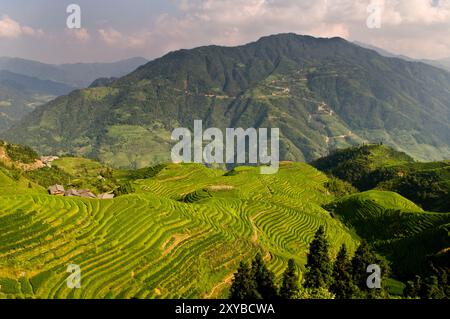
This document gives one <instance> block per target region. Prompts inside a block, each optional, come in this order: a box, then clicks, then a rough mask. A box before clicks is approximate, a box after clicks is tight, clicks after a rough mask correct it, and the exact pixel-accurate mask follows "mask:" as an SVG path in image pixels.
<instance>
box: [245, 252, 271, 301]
mask: <svg viewBox="0 0 450 319" xmlns="http://www.w3.org/2000/svg"><path fill="white" fill-rule="evenodd" d="M251 272H252V275H253V280H254V281H255V286H256V290H257V292H258V295H259V296H258V297H260V298H262V299H273V298H276V297H277V288H276V286H275V282H274V278H275V275H274V274H273V272H271V271H270V270H269V269H268V268H267V266H266V264H265V262H264V260H263V258H262V256H261V254H260V253H258V254H256V256H255V259H254V260H253V262H252V270H251Z"/></svg>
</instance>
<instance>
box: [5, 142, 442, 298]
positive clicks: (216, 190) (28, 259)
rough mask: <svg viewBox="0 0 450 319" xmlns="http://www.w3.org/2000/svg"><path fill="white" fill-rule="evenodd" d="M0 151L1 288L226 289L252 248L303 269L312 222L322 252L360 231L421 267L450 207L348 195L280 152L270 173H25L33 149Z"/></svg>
mask: <svg viewBox="0 0 450 319" xmlns="http://www.w3.org/2000/svg"><path fill="white" fill-rule="evenodd" d="M0 149H2V150H3V151H4V152H3V153H4V154H5V155H4V158H3V164H2V167H1V171H0V179H1V186H0V230H1V234H0V242H1V247H0V257H1V258H0V284H1V290H0V291H1V292H0V293H1V296H2V297H3V298H11V297H13V298H17V297H19V298H227V297H228V290H229V287H230V284H231V281H232V279H233V275H234V274H235V272H236V269H237V268H238V266H239V263H240V261H242V260H245V259H248V260H250V259H252V258H253V256H254V254H255V252H258V251H259V252H260V253H261V255H262V256H263V259H264V261H265V262H266V263H267V265H268V267H269V269H270V270H271V271H272V272H273V273H274V274H275V277H276V278H277V279H280V278H281V276H282V274H283V272H284V270H285V268H286V265H287V261H288V260H289V259H293V260H294V261H295V264H296V265H298V269H299V270H300V273H303V272H304V271H305V268H304V267H305V264H306V261H307V258H306V257H307V253H308V250H309V245H310V243H311V241H312V240H313V237H314V234H315V232H316V230H317V229H318V228H319V227H320V226H323V228H324V229H325V231H326V234H327V238H329V241H330V244H331V246H330V250H329V252H330V257H331V258H332V259H334V258H335V257H336V255H337V253H338V250H339V248H340V247H341V245H342V244H345V245H346V247H347V248H348V251H349V252H350V253H351V254H352V253H354V251H355V250H356V248H357V246H358V244H359V243H360V241H361V239H362V238H366V239H367V240H369V241H370V242H372V243H374V244H375V247H377V250H378V251H379V252H380V253H381V254H383V255H384V256H386V257H387V258H388V259H389V260H390V262H392V265H393V267H394V270H395V269H397V270H400V269H401V270H402V271H401V272H399V273H400V274H405V271H407V272H406V273H409V274H416V273H420V272H421V271H422V270H421V268H420V267H421V265H422V264H424V261H425V259H426V258H427V256H428V255H430V254H433V253H435V254H438V253H439V251H441V250H442V252H441V254H444V255H445V254H448V250H447V252H445V248H446V247H448V244H449V241H448V236H447V237H446V236H445V233H446V232H448V225H449V223H450V215H448V214H445V213H428V212H424V211H423V209H421V208H420V207H418V206H417V205H416V204H414V203H413V202H411V201H409V200H407V199H406V198H404V197H402V196H400V195H398V194H396V193H392V192H389V191H382V190H377V191H375V190H374V191H368V192H363V193H357V192H356V190H355V189H354V188H353V187H352V186H351V185H350V184H349V183H347V182H344V181H341V180H338V179H337V178H335V177H332V176H331V175H329V176H327V175H326V174H324V173H323V172H320V171H319V170H317V169H316V168H314V167H313V166H310V165H308V164H303V163H294V162H282V163H280V170H279V172H278V173H277V174H274V175H261V174H260V172H259V168H258V167H237V168H235V169H232V170H230V171H224V170H222V169H214V168H208V167H205V166H204V165H201V164H160V165H157V166H154V167H150V168H144V169H139V170H112V169H110V168H107V167H105V166H103V165H102V164H100V163H97V162H95V161H92V160H85V159H81V158H79V159H75V158H70V157H62V158H59V159H56V160H54V161H53V162H52V164H51V167H42V168H39V169H36V170H31V171H30V170H29V171H27V170H21V169H19V168H18V167H19V166H20V163H21V162H20V161H23V162H30V161H37V158H33V156H35V153H34V151H32V150H30V149H28V148H26V147H20V146H12V145H8V144H3V146H2V147H0ZM362 149H363V150H365V151H367V150H369V151H370V152H372V153H373V154H376V153H377V152H378V153H380V152H381V153H385V152H388V153H389V154H391V153H392V154H393V155H392V154H391V155H392V156H391V159H392V161H395V160H396V158H399V161H400V163H401V164H404V162H403V157H401V156H399V155H401V153H396V152H393V151H389V150H388V149H385V148H384V147H383V146H366V147H363V148H362ZM7 150H10V153H11V155H12V156H13V157H14V158H16V159H18V160H19V162H14V161H13V160H12V159H11V158H10V157H9V156H8V155H7V154H8V151H7ZM11 150H14V152H12V151H11ZM355 150H356V152H358V150H359V149H355ZM355 150H352V149H351V150H348V151H346V152H355ZM341 153H342V152H341ZM338 154H339V153H338ZM394 155H395V156H394ZM22 164H23V163H22ZM442 169H443V170H444V171H447V173H446V174H448V170H449V169H450V165H449V164H448V163H444V162H443V163H442ZM447 176H448V175H447ZM53 180H58V181H62V180H63V181H66V185H67V186H70V185H72V187H73V185H78V186H79V187H81V186H82V187H90V188H91V189H92V190H93V192H95V193H100V192H101V191H104V190H105V188H108V187H111V188H115V189H116V191H115V193H116V194H117V195H118V196H117V197H115V198H114V199H95V198H82V197H74V196H69V197H68V196H54V195H49V194H48V193H47V189H46V187H44V186H43V185H46V183H47V184H48V183H50V181H53ZM447 182H448V180H447V181H446V183H447ZM117 185H119V186H117ZM117 189H119V190H123V189H127V191H126V192H125V191H122V192H123V193H121V192H120V191H119V192H117ZM347 193H348V194H349V195H346V194H347ZM392 220H395V222H394V223H392V222H391V221H392ZM440 233H442V235H439V234H440ZM442 236H443V237H442ZM430 237H431V238H430ZM439 237H440V238H441V239H439ZM424 238H426V239H427V240H428V242H425V243H424V242H422V243H421V244H418V241H423V240H424ZM433 238H434V240H432V239H433ZM408 244H409V245H419V246H420V247H421V248H420V249H416V250H411V249H409V248H408V247H409V246H407V245H408ZM399 256H401V257H402V258H403V259H401V260H399ZM69 264H76V265H79V267H80V269H81V278H82V279H81V287H80V289H69V288H68V286H67V285H66V281H67V278H68V275H69V273H67V266H68V265H69ZM404 269H406V270H404ZM390 276H392V277H397V278H399V276H398V274H396V273H393V274H391V275H390ZM400 279H402V280H404V279H409V277H402V276H400ZM388 283H390V285H391V286H392V287H391V288H389V289H391V290H392V291H395V289H396V288H395V287H397V290H398V285H400V287H401V285H403V287H404V284H402V283H401V282H399V281H396V280H394V279H392V278H390V279H388ZM397 293H399V292H397ZM400 293H401V292H400Z"/></svg>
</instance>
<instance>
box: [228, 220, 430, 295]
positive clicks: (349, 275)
mask: <svg viewBox="0 0 450 319" xmlns="http://www.w3.org/2000/svg"><path fill="white" fill-rule="evenodd" d="M371 264H377V265H379V266H380V268H381V269H382V271H383V273H382V274H383V276H386V275H387V273H388V266H387V264H386V263H385V262H384V261H383V260H381V259H380V258H379V257H378V256H377V255H376V254H375V253H374V251H373V250H372V248H371V247H370V245H369V244H368V243H367V242H365V241H362V242H361V244H360V246H359V247H358V249H357V250H356V252H355V255H354V256H353V258H352V259H350V258H349V256H348V252H347V248H346V246H345V245H342V247H341V248H340V250H339V252H338V254H337V257H336V260H335V261H334V263H333V262H332V261H331V258H330V255H329V243H328V241H327V239H326V234H325V230H324V228H323V227H319V229H318V230H317V232H316V234H315V236H314V239H313V241H312V242H311V244H310V249H309V253H308V255H307V263H306V265H305V268H306V272H305V276H304V280H303V285H302V286H300V285H299V277H298V274H297V267H296V265H295V262H294V260H293V259H290V260H289V261H288V265H287V268H286V270H285V271H284V273H283V276H282V278H281V283H280V287H279V289H278V288H277V285H276V284H275V280H274V277H275V276H274V274H273V272H271V271H270V270H269V269H268V268H267V266H266V264H265V262H264V260H263V258H262V255H261V254H260V253H258V254H257V255H256V256H255V258H254V259H253V261H252V263H251V266H249V265H248V264H247V263H244V262H241V264H240V266H239V269H238V271H237V272H236V274H235V275H234V279H233V282H232V285H231V289H230V298H232V299H274V298H282V299H302V298H313V299H319V298H337V299H351V298H383V297H387V293H386V292H385V290H384V289H383V287H381V288H379V289H377V288H369V287H368V285H367V279H368V277H369V275H370V273H368V272H367V267H368V266H369V265H371ZM430 290H431V288H430Z"/></svg>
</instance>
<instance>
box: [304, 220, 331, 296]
mask: <svg viewBox="0 0 450 319" xmlns="http://www.w3.org/2000/svg"><path fill="white" fill-rule="evenodd" d="M328 247H329V244H328V241H327V239H326V237H325V230H324V228H323V226H320V227H319V229H318V230H317V232H316V234H315V235H314V239H313V241H312V242H311V245H310V247H309V253H308V256H307V262H306V273H305V283H304V286H305V288H316V289H317V288H328V286H329V284H330V279H331V267H330V257H329V255H328Z"/></svg>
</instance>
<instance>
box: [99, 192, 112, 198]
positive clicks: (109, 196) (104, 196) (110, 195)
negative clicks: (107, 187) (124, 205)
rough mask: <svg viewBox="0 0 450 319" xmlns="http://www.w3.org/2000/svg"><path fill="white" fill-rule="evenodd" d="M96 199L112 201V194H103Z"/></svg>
mask: <svg viewBox="0 0 450 319" xmlns="http://www.w3.org/2000/svg"><path fill="white" fill-rule="evenodd" d="M97 198H98V199H113V198H114V194H110V193H104V194H100V195H98V196H97Z"/></svg>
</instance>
